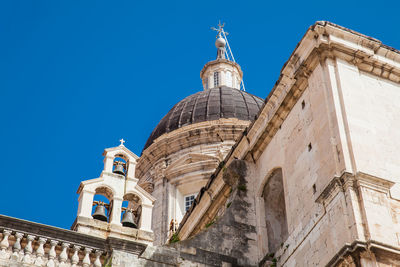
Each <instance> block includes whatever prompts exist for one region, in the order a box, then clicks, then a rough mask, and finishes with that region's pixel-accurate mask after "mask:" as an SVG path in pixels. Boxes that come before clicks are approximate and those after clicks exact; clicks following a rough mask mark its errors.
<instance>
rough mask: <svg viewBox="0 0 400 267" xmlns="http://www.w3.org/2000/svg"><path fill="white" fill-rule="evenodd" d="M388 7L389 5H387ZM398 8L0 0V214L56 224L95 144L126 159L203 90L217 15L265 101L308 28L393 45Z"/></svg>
mask: <svg viewBox="0 0 400 267" xmlns="http://www.w3.org/2000/svg"><path fill="white" fill-rule="evenodd" d="M390 2H392V3H390ZM398 3H399V2H398V1H386V2H376V1H359V2H357V1H308V2H307V1H243V0H242V1H219V2H217V1H208V0H206V1H100V0H96V1H39V0H34V1H1V2H0V36H1V42H0V101H1V105H0V123H1V131H0V142H1V145H0V148H1V155H0V167H1V174H0V177H1V184H2V187H1V194H0V203H1V205H0V213H1V214H5V215H8V216H13V217H18V218H23V219H27V220H32V221H36V222H40V223H44V224H50V225H54V226H59V227H63V228H69V227H70V226H71V224H72V223H73V221H74V219H75V217H76V210H77V199H78V195H77V194H76V190H77V188H78V186H79V183H80V181H82V180H86V179H91V178H96V177H98V175H99V174H100V172H101V170H102V166H103V165H102V164H103V163H102V160H103V158H102V155H101V154H102V152H103V149H104V148H107V147H112V146H116V145H118V144H119V142H118V140H119V139H120V138H122V137H123V138H124V139H125V140H126V141H127V142H126V143H125V145H126V146H127V147H128V148H129V149H131V150H132V151H133V152H134V153H136V154H137V155H140V153H141V150H142V148H143V146H144V144H145V142H146V139H147V138H148V136H149V135H150V133H151V131H152V129H153V128H154V127H155V126H156V125H157V123H158V122H159V120H160V119H161V118H162V117H163V116H164V115H165V114H166V113H167V112H168V110H169V109H170V108H171V107H172V106H173V105H174V104H175V103H176V102H178V101H179V100H181V99H183V98H184V97H186V96H188V95H190V94H193V93H195V92H198V91H199V90H202V86H201V81H200V78H199V73H200V70H201V68H202V67H203V65H204V64H205V63H206V62H207V61H209V60H212V59H214V58H215V54H216V49H215V47H214V41H215V33H214V32H212V31H211V30H210V27H211V26H216V24H217V23H218V20H221V21H224V22H226V28H225V29H226V31H228V32H229V33H230V35H229V36H228V37H229V41H230V44H231V47H232V50H233V52H234V55H235V57H236V60H237V61H238V63H239V64H240V65H241V67H242V69H243V71H244V79H245V83H246V88H247V91H248V92H250V93H253V94H255V95H257V96H260V97H263V98H265V97H266V96H267V94H268V93H269V91H270V90H271V88H272V87H273V85H274V83H275V81H276V80H277V78H278V76H279V72H280V70H281V68H282V66H283V64H284V62H285V61H286V60H287V59H288V57H289V56H290V54H291V52H292V51H293V49H294V48H295V46H296V44H297V43H298V42H299V41H300V39H301V37H302V36H303V34H304V33H305V32H306V30H307V28H308V27H309V26H310V25H312V24H313V23H314V22H315V21H317V20H329V21H332V22H334V23H337V24H340V25H342V26H345V27H347V28H350V29H353V30H356V31H359V32H361V33H363V34H366V35H369V36H372V37H375V38H377V39H379V40H381V41H382V42H383V43H385V44H387V45H390V46H393V47H395V48H400V35H399V24H400V23H399V19H398V17H399V15H398V10H399V9H400V4H398Z"/></svg>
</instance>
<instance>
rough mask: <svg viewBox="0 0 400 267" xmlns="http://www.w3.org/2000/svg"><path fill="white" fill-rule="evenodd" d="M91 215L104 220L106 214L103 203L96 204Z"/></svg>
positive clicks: (105, 219)
mask: <svg viewBox="0 0 400 267" xmlns="http://www.w3.org/2000/svg"><path fill="white" fill-rule="evenodd" d="M92 217H93V219H96V220H99V221H103V222H106V221H107V216H106V208H105V207H104V205H102V204H98V205H97V206H96V209H95V211H94V213H93V215H92Z"/></svg>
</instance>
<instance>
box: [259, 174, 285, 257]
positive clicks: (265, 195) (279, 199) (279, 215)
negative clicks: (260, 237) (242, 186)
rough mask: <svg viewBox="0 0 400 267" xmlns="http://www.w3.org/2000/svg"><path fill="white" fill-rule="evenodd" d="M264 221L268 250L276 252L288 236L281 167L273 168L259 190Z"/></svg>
mask: <svg viewBox="0 0 400 267" xmlns="http://www.w3.org/2000/svg"><path fill="white" fill-rule="evenodd" d="M261 198H262V200H263V201H262V202H263V209H264V218H263V219H264V222H265V226H266V229H267V239H268V241H267V242H268V251H269V252H270V253H274V252H276V251H277V250H278V249H279V248H280V247H281V245H282V244H283V243H284V242H285V241H286V239H287V237H288V225H287V216H286V203H285V192H284V187H283V175H282V169H281V168H276V169H274V170H273V171H272V172H271V173H270V175H268V177H267V179H266V181H265V184H264V186H263V188H262V191H261Z"/></svg>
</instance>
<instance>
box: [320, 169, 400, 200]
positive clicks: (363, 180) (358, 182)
mask: <svg viewBox="0 0 400 267" xmlns="http://www.w3.org/2000/svg"><path fill="white" fill-rule="evenodd" d="M394 184H395V183H394V182H391V181H389V180H386V179H383V178H380V177H376V176H373V175H369V174H366V173H363V172H358V173H357V174H356V175H353V174H351V173H348V172H344V173H343V174H342V175H341V176H339V177H334V178H333V179H332V180H331V181H330V182H329V183H328V185H327V186H325V188H324V189H323V190H322V192H321V194H320V195H319V196H318V197H317V199H316V202H317V203H321V204H325V205H327V204H329V203H330V202H331V200H332V199H333V198H334V197H335V196H336V195H337V194H338V193H339V192H345V191H347V190H348V188H350V187H351V188H353V189H358V188H360V187H364V188H368V189H372V190H375V191H379V192H382V193H384V194H387V195H388V196H390V188H391V187H392V186H393V185H394Z"/></svg>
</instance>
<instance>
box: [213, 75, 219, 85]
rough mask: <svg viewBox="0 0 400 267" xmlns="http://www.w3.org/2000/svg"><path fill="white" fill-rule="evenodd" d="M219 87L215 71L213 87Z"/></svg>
mask: <svg viewBox="0 0 400 267" xmlns="http://www.w3.org/2000/svg"><path fill="white" fill-rule="evenodd" d="M218 86H219V72H218V71H215V72H214V87H218Z"/></svg>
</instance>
